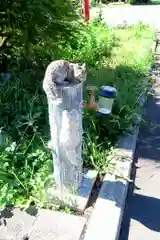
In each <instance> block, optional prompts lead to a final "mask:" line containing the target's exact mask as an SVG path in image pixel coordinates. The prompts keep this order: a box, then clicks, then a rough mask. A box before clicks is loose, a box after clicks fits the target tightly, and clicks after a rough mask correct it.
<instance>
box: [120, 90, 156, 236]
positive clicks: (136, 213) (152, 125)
mask: <svg viewBox="0 0 160 240" xmlns="http://www.w3.org/2000/svg"><path fill="white" fill-rule="evenodd" d="M144 111H145V113H144V115H145V122H144V124H143V125H142V126H141V129H140V134H139V141H138V144H137V149H136V153H135V158H134V162H133V168H132V176H131V178H132V179H133V181H135V176H136V169H137V167H136V163H137V162H138V158H141V159H144V160H145V161H146V162H147V161H148V162H149V161H154V162H155V168H159V167H160V166H158V165H159V164H160V96H158V94H157V95H156V93H154V95H153V96H150V97H149V99H148V102H147V104H146V108H145V110H144ZM151 171H152V170H151ZM157 184H159V183H157ZM140 187H141V186H140ZM154 187H155V188H156V187H157V186H153V188H154ZM135 189H136V186H135V183H134V182H133V183H131V184H130V185H129V191H128V195H127V200H126V206H125V211H124V216H123V221H122V226H121V231H120V237H119V240H128V239H129V230H130V223H131V219H134V220H136V221H138V222H140V223H141V224H143V225H144V226H145V227H146V228H148V229H150V230H151V231H155V232H160V199H157V198H154V197H150V196H146V195H140V194H137V193H135V192H134V190H135Z"/></svg>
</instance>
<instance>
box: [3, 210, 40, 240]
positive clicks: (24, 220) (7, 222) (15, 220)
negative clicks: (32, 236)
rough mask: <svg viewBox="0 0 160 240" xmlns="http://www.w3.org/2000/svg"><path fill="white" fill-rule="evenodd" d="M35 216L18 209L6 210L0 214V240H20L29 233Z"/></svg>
mask: <svg viewBox="0 0 160 240" xmlns="http://www.w3.org/2000/svg"><path fill="white" fill-rule="evenodd" d="M35 220H36V216H31V215H30V214H28V213H26V212H24V211H21V210H20V209H18V208H15V209H11V208H7V209H5V210H3V211H1V212H0V240H22V239H23V237H24V236H25V235H26V234H27V233H28V232H29V230H30V229H31V227H32V225H33V224H34V222H35Z"/></svg>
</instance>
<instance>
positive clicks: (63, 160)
mask: <svg viewBox="0 0 160 240" xmlns="http://www.w3.org/2000/svg"><path fill="white" fill-rule="evenodd" d="M58 95H59V98H57V99H56V100H54V101H53V100H51V99H48V105H49V121H50V129H51V142H52V146H53V150H52V155H53V162H54V178H55V181H56V184H57V185H58V186H59V187H61V188H62V187H63V188H65V189H67V190H73V189H74V190H75V189H77V188H78V186H79V184H80V182H81V177H82V163H83V162H82V156H81V155H82V100H83V99H82V95H83V85H82V84H75V85H68V86H66V85H64V86H60V87H59V90H58Z"/></svg>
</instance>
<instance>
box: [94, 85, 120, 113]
mask: <svg viewBox="0 0 160 240" xmlns="http://www.w3.org/2000/svg"><path fill="white" fill-rule="evenodd" d="M116 95H117V90H116V89H115V88H114V87H110V86H102V87H101V88H100V92H99V102H98V114H99V115H101V114H102V115H109V114H111V112H112V106H113V102H114V100H115V98H116Z"/></svg>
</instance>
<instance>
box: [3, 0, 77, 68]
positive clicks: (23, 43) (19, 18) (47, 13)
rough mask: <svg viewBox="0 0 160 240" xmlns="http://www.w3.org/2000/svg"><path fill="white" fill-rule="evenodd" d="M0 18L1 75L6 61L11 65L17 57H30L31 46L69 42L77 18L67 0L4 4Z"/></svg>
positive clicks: (7, 0)
mask: <svg viewBox="0 0 160 240" xmlns="http://www.w3.org/2000/svg"><path fill="white" fill-rule="evenodd" d="M0 15H1V20H0V21H1V24H0V39H2V40H3V41H2V44H1V47H0V48H1V52H0V54H1V58H0V59H1V61H2V62H0V63H1V64H0V65H2V63H3V71H4V70H6V69H4V68H6V66H5V65H6V64H7V63H6V60H8V62H9V63H13V62H16V59H17V58H19V57H20V56H23V57H25V58H28V57H30V54H31V48H32V45H33V46H36V45H37V44H38V43H39V42H41V41H42V39H43V41H48V39H51V40H52V41H53V42H54V41H57V39H60V38H61V39H64V38H68V36H70V35H71V34H72V30H73V26H72V23H73V20H75V19H76V17H77V16H76V12H75V7H74V5H73V4H71V1H70V0H52V1H50V0H42V1H38V0H32V1H31V0H26V1H25V2H24V1H20V0H16V1H10V0H6V1H2V2H1V8H0ZM15 53H16V54H15ZM13 57H14V58H16V59H13ZM3 59H4V60H3Z"/></svg>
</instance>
